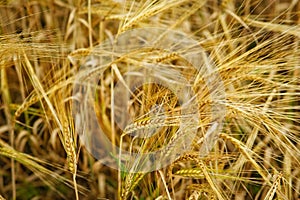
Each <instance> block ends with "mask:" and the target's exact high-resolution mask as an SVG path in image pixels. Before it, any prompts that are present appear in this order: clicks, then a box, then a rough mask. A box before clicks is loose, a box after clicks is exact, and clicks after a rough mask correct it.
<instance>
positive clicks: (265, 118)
mask: <svg viewBox="0 0 300 200" xmlns="http://www.w3.org/2000/svg"><path fill="white" fill-rule="evenodd" d="M153 27H158V28H161V29H164V30H169V31H177V32H182V33H184V34H185V35H186V36H187V37H190V38H193V40H194V41H197V43H198V45H199V46H201V48H202V49H203V50H204V51H205V52H206V55H208V56H209V58H210V59H211V61H212V63H213V65H214V72H217V73H218V74H219V76H220V79H221V81H222V86H223V89H224V98H223V99H222V101H218V100H216V99H213V98H212V96H211V95H210V92H211V90H210V89H209V86H211V85H212V86H211V87H214V86H216V85H217V84H218V83H215V82H214V81H213V80H212V81H210V82H209V84H210V85H207V83H205V78H207V77H203V76H209V74H207V73H206V74H205V73H201V74H200V73H199V74H197V73H198V71H197V70H195V69H193V68H192V66H191V63H189V62H187V61H186V60H184V59H183V58H181V57H180V56H179V55H178V54H177V53H176V52H171V53H170V52H167V51H163V50H157V49H154V48H153V49H151V48H141V49H139V50H138V52H128V53H127V54H126V55H123V56H119V57H118V60H112V62H111V64H110V65H108V66H107V67H106V68H105V70H102V72H101V74H100V75H99V76H98V78H99V81H98V84H97V85H96V90H95V91H94V93H95V98H94V100H95V101H94V110H95V113H96V116H97V119H98V122H99V126H100V127H101V129H102V131H103V133H104V134H105V135H106V136H107V138H109V140H110V141H111V144H112V145H116V146H119V147H120V149H121V151H123V150H124V151H128V152H132V153H145V152H152V151H155V150H158V149H161V148H162V147H164V145H165V144H166V143H172V142H173V141H176V140H178V138H180V137H181V135H182V134H181V135H180V132H182V131H184V132H185V135H186V138H185V139H189V137H188V134H189V132H188V131H186V130H188V129H189V125H190V124H188V122H189V120H190V119H191V116H190V115H189V114H188V113H182V112H181V109H180V106H181V105H180V99H179V97H177V96H176V94H174V91H172V90H170V88H167V87H165V86H164V85H160V84H155V83H148V84H144V85H142V86H141V87H138V88H136V89H135V91H134V92H133V93H132V94H131V97H130V98H129V104H128V105H129V106H128V107H126V108H124V107H123V108H120V107H118V106H116V105H115V104H118V100H121V99H122V98H123V97H120V96H116V95H115V93H116V90H114V86H115V85H116V83H117V82H123V83H124V81H127V83H128V84H129V82H128V80H127V79H126V80H125V78H126V77H125V76H126V72H127V71H128V70H129V68H130V69H136V68H135V67H140V66H142V65H143V63H145V62H150V61H151V62H152V61H153V60H154V61H155V62H157V63H160V64H161V65H157V66H159V67H160V68H159V70H158V71H157V73H156V75H157V76H159V77H160V78H162V79H164V80H172V81H173V82H174V84H179V85H180V84H181V85H184V84H189V85H191V87H192V89H193V91H194V94H195V95H194V96H193V97H194V105H193V109H194V110H193V111H197V113H199V115H198V121H197V122H196V128H194V129H193V131H194V132H196V135H195V137H193V138H192V141H190V142H191V143H190V149H189V151H185V152H180V150H181V149H180V148H176V145H171V148H170V149H167V150H166V151H165V152H163V153H164V154H163V155H162V156H161V157H160V159H161V161H162V162H163V161H164V160H168V159H169V160H170V163H169V165H167V166H163V167H162V168H160V169H157V170H154V171H153V170H152V171H149V172H142V171H130V170H129V171H128V170H127V171H126V170H125V171H122V170H117V169H114V168H111V167H110V166H109V165H105V164H104V163H109V162H112V163H113V162H115V164H117V166H119V167H120V169H122V167H123V168H124V167H126V166H122V165H121V164H122V163H121V160H122V162H123V160H124V159H125V158H123V157H122V154H121V153H120V154H118V152H114V153H116V154H115V155H119V156H116V157H109V156H108V157H103V158H100V159H96V158H94V156H93V155H92V154H91V152H90V151H88V147H87V146H85V145H83V144H82V141H81V140H80V139H79V138H80V137H79V135H78V134H79V133H78V131H77V129H76V119H75V118H76V117H75V116H76V115H74V113H73V112H72V110H73V106H74V101H81V100H82V99H80V98H79V97H78V96H76V95H74V92H73V89H74V83H75V80H76V76H77V75H78V73H79V72H80V69H82V68H84V65H85V63H86V58H89V57H90V56H91V55H92V56H93V55H95V54H101V52H97V47H98V46H99V45H101V44H102V43H103V42H104V41H109V40H114V38H118V36H119V35H121V34H123V33H126V32H128V31H130V30H134V29H138V28H153ZM166 33H167V32H166ZM149 38H151V32H149ZM171 39H172V38H171ZM158 41H159V38H158ZM165 45H166V44H165ZM174 45H176V44H174ZM193 51H194V49H193V48H186V49H183V50H182V51H181V52H180V53H183V54H193V53H195V52H193ZM106 53H110V52H106ZM196 53H197V52H196ZM98 61H99V60H98ZM100 67H101V66H100ZM84 69H85V68H84ZM87 69H88V68H87ZM174 71H177V72H179V73H180V74H181V75H182V77H184V78H185V79H187V80H191V81H189V82H188V83H185V82H181V79H180V78H179V79H177V75H176V73H173V72H174ZM144 75H145V74H144ZM197 75H198V76H197ZM0 76H1V78H0V80H1V88H0V199H157V200H159V199H239V200H243V199H245V200H246V199H247V200H248V199H265V200H271V199H282V200H283V199H284V200H288V199H299V198H300V2H299V1H298V0H203V1H199V0H157V1H152V0H103V1H102V0H86V1H83V0H74V1H72V0H50V1H48V0H40V1H35V0H7V1H5V0H0ZM190 77H196V78H192V79H190ZM142 78H147V77H142ZM133 83H134V80H133ZM123 85H124V84H123ZM125 90H126V88H125ZM121 94H122V93H121ZM114 102H115V103H114ZM118 105H120V104H118ZM213 105H217V106H218V105H222V107H223V108H224V110H223V111H222V112H223V113H222V115H224V116H223V117H224V119H223V124H222V128H221V129H219V130H218V132H217V133H216V134H215V135H214V138H206V139H212V140H213V141H214V142H212V143H211V144H210V145H211V148H209V151H207V152H205V153H203V152H204V151H203V148H202V147H203V144H204V143H205V140H206V139H205V133H206V132H207V130H208V128H209V127H210V125H211V124H212V119H213V117H212V113H211V112H212V107H213ZM120 109H121V110H120ZM122 109H123V110H122ZM124 110H126V112H127V113H129V115H130V117H131V118H132V119H134V120H133V121H132V123H130V124H127V126H126V128H124V129H123V130H121V128H120V127H118V126H117V124H116V121H117V120H120V119H117V118H118V116H123V115H122V111H124ZM123 117H124V116H123ZM121 120H122V119H121ZM123 120H124V119H123ZM131 133H138V134H151V135H150V136H151V137H134V136H133V135H132V134H131ZM93 151H101V148H100V149H98V150H97V149H96V150H93ZM174 151H175V152H180V154H175V155H173V157H172V155H171V154H172V152H174ZM201 153H203V155H202V156H201ZM170 157H172V159H171V158H170ZM104 161H105V162H104ZM125 164H126V162H125ZM127 167H128V166H127Z"/></svg>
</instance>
